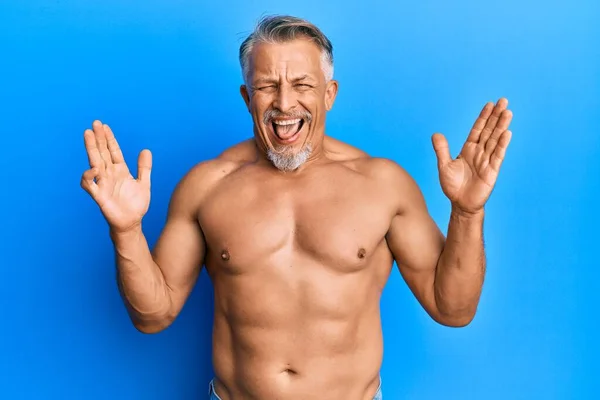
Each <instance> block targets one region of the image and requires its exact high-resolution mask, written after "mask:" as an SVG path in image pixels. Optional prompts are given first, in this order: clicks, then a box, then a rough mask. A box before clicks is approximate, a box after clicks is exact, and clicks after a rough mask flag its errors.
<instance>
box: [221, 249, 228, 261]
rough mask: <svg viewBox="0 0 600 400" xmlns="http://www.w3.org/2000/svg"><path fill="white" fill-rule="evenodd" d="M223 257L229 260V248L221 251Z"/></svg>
mask: <svg viewBox="0 0 600 400" xmlns="http://www.w3.org/2000/svg"><path fill="white" fill-rule="evenodd" d="M221 258H222V259H223V260H224V261H227V260H229V252H228V251H227V250H223V252H222V253H221Z"/></svg>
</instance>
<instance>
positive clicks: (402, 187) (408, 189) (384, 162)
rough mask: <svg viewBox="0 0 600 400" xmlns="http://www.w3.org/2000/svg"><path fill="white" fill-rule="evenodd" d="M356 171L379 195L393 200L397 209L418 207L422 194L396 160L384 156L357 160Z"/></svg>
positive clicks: (403, 209) (421, 201)
mask: <svg viewBox="0 0 600 400" xmlns="http://www.w3.org/2000/svg"><path fill="white" fill-rule="evenodd" d="M356 165H357V171H358V172H359V173H360V174H361V175H363V176H364V177H365V178H366V179H368V180H369V181H371V182H372V183H373V185H374V187H375V188H376V190H377V192H378V193H380V194H381V196H384V197H386V198H387V199H389V200H391V201H393V203H394V204H395V205H396V207H397V208H398V210H399V211H405V210H408V209H411V208H413V207H415V206H417V207H420V206H421V205H422V204H423V202H424V199H423V195H422V192H421V189H420V187H419V185H418V184H417V182H416V180H415V179H414V178H413V177H412V176H411V175H410V173H409V172H408V171H406V169H405V168H403V167H402V166H401V165H400V164H398V163H397V162H396V161H394V160H392V159H389V158H384V157H369V158H364V159H360V160H357V162H356Z"/></svg>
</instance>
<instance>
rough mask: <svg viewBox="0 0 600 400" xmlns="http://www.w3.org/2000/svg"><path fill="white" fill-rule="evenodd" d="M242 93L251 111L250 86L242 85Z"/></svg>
mask: <svg viewBox="0 0 600 400" xmlns="http://www.w3.org/2000/svg"><path fill="white" fill-rule="evenodd" d="M240 94H241V95H242V98H243V99H244V103H246V108H247V109H248V111H250V93H249V92H248V88H247V87H246V85H242V86H240Z"/></svg>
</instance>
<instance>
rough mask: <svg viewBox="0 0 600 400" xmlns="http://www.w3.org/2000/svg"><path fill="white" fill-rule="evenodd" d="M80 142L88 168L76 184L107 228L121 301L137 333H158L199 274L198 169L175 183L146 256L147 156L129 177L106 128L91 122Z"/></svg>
mask: <svg viewBox="0 0 600 400" xmlns="http://www.w3.org/2000/svg"><path fill="white" fill-rule="evenodd" d="M84 140H85V146H86V150H87V154H88V158H89V162H90V169H89V170H87V171H86V172H84V174H83V176H82V179H81V186H82V187H83V189H84V190H85V191H86V192H88V193H89V194H90V196H91V197H92V198H93V199H94V201H95V202H96V203H97V204H98V206H99V207H100V210H101V212H102V214H103V215H104V217H105V219H106V221H107V222H108V225H109V227H110V235H111V239H112V240H113V243H114V247H115V253H116V264H117V281H118V286H119V289H120V292H121V294H122V297H123V300H124V302H125V305H126V307H127V310H128V312H129V315H130V317H131V320H132V322H133V324H134V326H135V327H136V328H137V329H138V330H140V331H141V332H145V333H155V332H159V331H161V330H163V329H165V328H166V327H168V326H169V325H170V324H171V323H172V322H173V320H174V319H175V318H176V316H177V315H178V314H179V312H180V310H181V309H182V307H183V304H184V303H185V301H186V299H187V297H188V295H189V293H190V291H191V290H192V288H193V286H194V284H195V282H196V279H197V277H198V274H199V272H200V270H201V266H202V262H203V258H204V254H205V248H204V240H203V237H202V233H201V230H200V228H199V226H198V222H197V219H196V211H197V207H198V204H199V199H200V196H201V193H203V191H204V190H207V189H206V188H204V187H203V186H202V183H203V178H202V177H203V171H202V168H201V167H197V168H194V169H193V170H192V171H191V172H190V173H188V174H187V175H186V176H185V177H184V178H183V179H182V181H181V182H180V183H179V184H178V185H177V188H176V189H175V191H174V193H173V195H172V199H171V202H170V205H169V211H168V217H167V222H166V225H165V227H164V229H163V231H162V233H161V235H160V237H159V240H158V242H157V244H156V246H155V249H154V252H151V250H150V248H149V246H148V243H147V241H146V238H145V236H144V233H143V231H142V218H143V216H144V215H145V213H146V212H147V210H148V207H149V203H150V173H151V169H152V156H151V154H150V152H149V151H148V150H144V151H142V152H141V153H140V156H139V158H138V177H137V178H134V177H133V176H132V175H131V173H130V172H129V168H128V167H127V165H126V163H125V160H124V158H123V154H122V152H121V150H120V149H119V145H118V143H117V140H116V139H115V136H114V134H113V132H112V130H111V129H110V128H109V127H108V126H107V125H104V124H102V123H101V122H100V121H95V122H94V124H93V129H88V130H86V131H85V133H84ZM205 169H206V168H205Z"/></svg>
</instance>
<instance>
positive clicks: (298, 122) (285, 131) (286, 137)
mask: <svg viewBox="0 0 600 400" xmlns="http://www.w3.org/2000/svg"><path fill="white" fill-rule="evenodd" d="M303 126H304V119H302V118H294V119H280V120H271V128H272V129H273V132H274V133H275V136H277V138H278V139H279V140H280V141H281V142H284V143H291V142H293V141H294V140H296V138H297V137H298V134H299V133H300V131H301V130H302V127H303Z"/></svg>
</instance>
